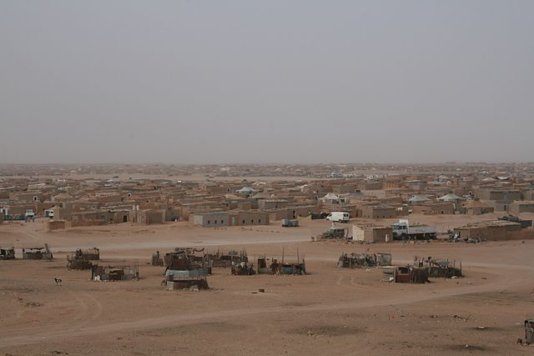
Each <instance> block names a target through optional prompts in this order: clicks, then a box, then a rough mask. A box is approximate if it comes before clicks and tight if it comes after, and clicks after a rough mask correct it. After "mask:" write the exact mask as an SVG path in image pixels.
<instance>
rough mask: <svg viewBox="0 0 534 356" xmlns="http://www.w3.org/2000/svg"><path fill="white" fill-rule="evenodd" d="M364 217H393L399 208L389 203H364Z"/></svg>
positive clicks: (362, 208) (362, 209)
mask: <svg viewBox="0 0 534 356" xmlns="http://www.w3.org/2000/svg"><path fill="white" fill-rule="evenodd" d="M361 211H362V217H363V218H367V219H391V218H394V217H396V216H397V209H396V208H395V207H393V206H391V205H387V204H376V205H363V206H362V207H361Z"/></svg>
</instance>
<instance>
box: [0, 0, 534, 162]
mask: <svg viewBox="0 0 534 356" xmlns="http://www.w3.org/2000/svg"><path fill="white" fill-rule="evenodd" d="M533 14H534V2H532V1H487V0H484V1H447V2H445V1H402V2H401V1H379V2H377V1H358V2H355V1H354V2H353V1H328V2H326V1H308V0H307V1H291V2H287V1H261V2H260V1H224V2H223V1H203V2H201V1H158V2H155V1H150V2H146V1H143V2H141V1H113V2H109V1H90V2H89V1H87V2H80V1H76V2H74V1H53V2H52V1H39V2H36V1H34V2H28V1H0V46H1V50H0V68H1V80H0V124H1V129H0V152H1V154H0V163H39V162H58V163H62V162H101V163H106V162H132V163H137V162H163V163H219V162H259V163H262V162H301V163H313V162H321V161H329V162H369V161H374V162H394V161H401V162H442V161H448V160H457V161H489V162H495V161H530V160H532V154H531V152H532V150H533V149H534V141H533V140H532V139H531V133H532V130H533V129H534V120H533V117H532V113H533V112H534V110H533V109H534V73H533V67H532V63H534V46H533V45H532V43H533V41H532V34H533V33H534V15H533Z"/></svg>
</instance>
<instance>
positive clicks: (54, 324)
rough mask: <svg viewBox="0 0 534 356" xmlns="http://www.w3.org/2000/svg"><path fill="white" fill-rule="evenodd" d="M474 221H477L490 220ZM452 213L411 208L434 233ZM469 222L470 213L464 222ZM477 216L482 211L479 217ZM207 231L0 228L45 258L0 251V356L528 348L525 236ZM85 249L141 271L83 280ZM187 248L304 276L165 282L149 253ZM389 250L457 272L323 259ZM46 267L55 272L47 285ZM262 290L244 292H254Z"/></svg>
mask: <svg viewBox="0 0 534 356" xmlns="http://www.w3.org/2000/svg"><path fill="white" fill-rule="evenodd" d="M490 218H491V216H490V217H488V216H487V217H484V218H483V219H490ZM465 219H466V217H465V216H464V217H461V216H448V217H445V216H437V217H423V216H421V217H420V219H419V220H420V221H421V222H427V223H432V224H435V225H437V226H438V228H439V229H440V230H442V231H446V229H448V228H452V227H454V226H458V225H462V224H464V223H465V222H466V221H465ZM469 219H472V218H469ZM480 219H482V218H480ZM301 223H302V224H301V225H302V226H301V227H298V228H291V229H283V228H281V227H279V225H278V224H276V223H272V224H271V225H269V226H258V227H251V228H240V227H231V228H219V229H207V228H199V227H193V226H190V225H188V224H187V223H182V222H181V223H173V224H166V225H161V226H134V225H129V224H121V225H116V226H102V227H87V228H76V229H70V230H65V231H56V232H47V231H46V224H45V222H44V221H37V222H35V223H27V224H24V223H4V224H2V225H0V245H2V246H10V245H14V246H15V247H16V248H17V257H18V258H20V248H22V247H31V246H40V245H43V244H44V243H45V242H47V243H49V244H50V246H51V247H52V250H53V252H54V257H55V259H54V261H52V262H46V261H23V260H21V259H17V260H15V261H0V305H1V310H2V312H1V313H0V354H4V355H28V354H38V355H62V354H63V355H66V354H70V355H74V354H76V355H78V354H92V355H105V354H106V355H107V354H117V355H156V354H157V355H160V354H163V355H166V354H169V355H170V354H195V355H197V354H198V355H220V354H229V355H249V354H262V355H280V354H287V355H302V354H307V355H318V354H323V355H324V354H327V355H363V354H367V355H369V354H375V355H384V354H393V355H451V354H495V355H515V354H517V355H529V354H534V346H520V345H517V344H516V340H517V339H518V338H519V337H523V326H522V322H523V321H524V320H525V318H532V317H534V258H533V256H534V254H533V252H534V241H508V242H486V243H481V244H476V245H475V244H464V243H457V244H450V243H447V242H432V243H418V244H408V243H400V242H395V243H390V244H374V245H360V244H348V243H344V242H311V239H310V237H311V236H312V235H317V234H318V233H320V232H321V231H323V230H325V229H326V228H328V226H329V225H328V223H327V222H326V221H310V220H305V219H304V220H302V221H301ZM93 246H96V247H99V248H100V250H101V255H102V258H103V262H101V263H105V264H107V263H109V264H124V263H128V264H132V263H137V264H139V269H140V274H141V279H140V280H139V281H124V282H108V283H106V282H93V281H90V280H89V277H90V272H89V271H68V270H67V269H66V268H65V265H66V253H68V252H71V251H72V250H74V249H76V248H80V247H93ZM178 246H180V247H186V246H190V247H192V246H201V247H206V248H207V249H208V250H212V251H216V250H217V249H223V250H228V249H230V248H234V249H242V248H244V249H246V251H247V252H248V255H249V257H251V256H259V255H262V254H265V255H267V256H280V255H281V254H282V249H283V250H284V254H285V256H286V258H287V259H291V258H292V257H293V256H296V254H297V251H298V253H299V255H300V256H301V257H302V256H304V257H305V259H306V267H307V270H308V271H309V273H310V274H309V275H306V276H268V275H255V276H232V275H230V270H229V269H215V270H214V274H213V276H210V278H209V284H210V287H211V289H210V290H208V291H200V292H194V291H168V290H165V289H164V288H163V287H161V286H160V282H161V280H162V272H163V268H162V267H153V266H150V265H149V261H150V256H151V254H152V253H153V252H155V251H156V250H159V251H161V252H162V253H165V252H167V251H170V250H172V249H173V248H174V247H178ZM364 251H370V252H391V253H392V254H393V262H394V264H398V265H401V264H403V263H408V262H409V261H412V260H413V257H414V256H433V257H438V258H449V259H454V260H457V261H462V264H463V268H464V272H465V274H466V277H465V278H461V279H449V280H445V279H433V280H432V283H430V284H425V285H409V284H392V283H386V282H382V281H381V279H382V271H381V270H379V269H370V270H365V269H360V270H358V269H355V270H345V269H338V268H336V262H337V259H338V257H339V255H340V254H341V252H364ZM54 277H59V278H61V279H62V280H63V285H62V286H56V285H55V282H54ZM260 288H263V289H265V293H258V289H260Z"/></svg>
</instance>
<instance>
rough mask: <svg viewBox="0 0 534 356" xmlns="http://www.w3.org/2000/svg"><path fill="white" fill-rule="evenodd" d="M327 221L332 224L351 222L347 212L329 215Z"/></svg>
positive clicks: (336, 212)
mask: <svg viewBox="0 0 534 356" xmlns="http://www.w3.org/2000/svg"><path fill="white" fill-rule="evenodd" d="M326 220H328V221H332V222H340V223H348V222H349V220H350V214H349V213H347V212H346V211H333V212H331V213H330V214H328V216H327V217H326Z"/></svg>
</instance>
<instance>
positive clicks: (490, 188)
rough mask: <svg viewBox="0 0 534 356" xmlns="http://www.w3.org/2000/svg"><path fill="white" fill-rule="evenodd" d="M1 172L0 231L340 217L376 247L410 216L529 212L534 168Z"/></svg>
mask: <svg viewBox="0 0 534 356" xmlns="http://www.w3.org/2000/svg"><path fill="white" fill-rule="evenodd" d="M0 169H1V171H0V172H1V173H2V175H1V176H0V223H1V222H3V221H4V222H5V221H10V220H25V221H33V220H34V219H35V218H48V219H49V220H50V222H49V227H50V230H57V229H64V228H66V227H76V226H92V225H106V224H123V223H127V224H140V225H149V224H164V223H168V222H174V221H188V222H189V223H191V224H194V225H199V226H203V227H225V226H248V225H269V224H270V223H272V222H273V221H278V220H282V219H298V218H299V217H307V216H312V217H313V216H318V215H323V216H325V215H327V214H328V213H331V212H339V211H342V212H348V213H349V214H350V218H363V219H372V220H377V223H376V224H375V225H376V226H375V227H372V226H361V227H359V228H357V229H356V230H354V233H355V234H356V235H357V236H358V239H360V240H361V241H384V240H385V239H386V238H387V236H388V235H391V225H389V226H386V225H385V224H380V220H381V219H397V218H403V217H407V216H409V215H410V214H424V215H458V214H465V215H482V214H489V213H494V212H496V213H502V214H503V215H519V214H523V213H534V168H533V167H531V166H529V165H508V166H506V165H490V164H479V165H476V164H473V165H462V166H459V165H453V164H450V165H441V166H414V167H411V166H372V167H371V166H368V165H360V166H358V165H315V166H313V165H310V166H301V165H296V166H255V165H252V166H246V165H241V166H239V165H238V166H180V167H175V166H159V165H152V166H117V167H114V168H113V167H109V166H83V167H79V168H74V167H63V168H60V167H56V171H54V172H51V171H50V167H49V166H43V167H40V166H33V167H26V166H1V167H0ZM284 174H285V175H287V176H292V178H291V179H289V178H284V177H283V175H284ZM139 175H142V177H139ZM234 176H235V177H234ZM295 176H296V177H297V178H295ZM176 177H185V178H180V179H178V178H176ZM187 177H191V179H190V180H189V179H186V178H187ZM218 177H224V178H218ZM233 177H234V178H233ZM245 177H254V178H245ZM273 177H274V178H273ZM517 224H520V222H518V221H512V220H508V221H496V222H494V223H492V224H489V223H488V224H486V225H484V226H482V227H483V228H484V229H485V230H484V231H489V230H491V231H497V230H498V229H501V230H502V229H505V228H504V227H503V226H511V227H508V228H507V229H508V230H510V231H512V230H513V227H514V226H517ZM382 225H383V226H382ZM482 227H481V226H476V227H475V226H465V227H463V228H461V229H459V230H458V231H459V232H461V234H463V235H465V236H475V235H477V234H478V235H481V234H483V235H485V236H493V235H495V234H493V233H489V234H487V233H476V232H475V231H478V230H480V229H481V228H482ZM476 229H478V230H476ZM508 230H506V231H508ZM478 235H477V236H478ZM496 235H499V234H496ZM500 235H502V234H500Z"/></svg>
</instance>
